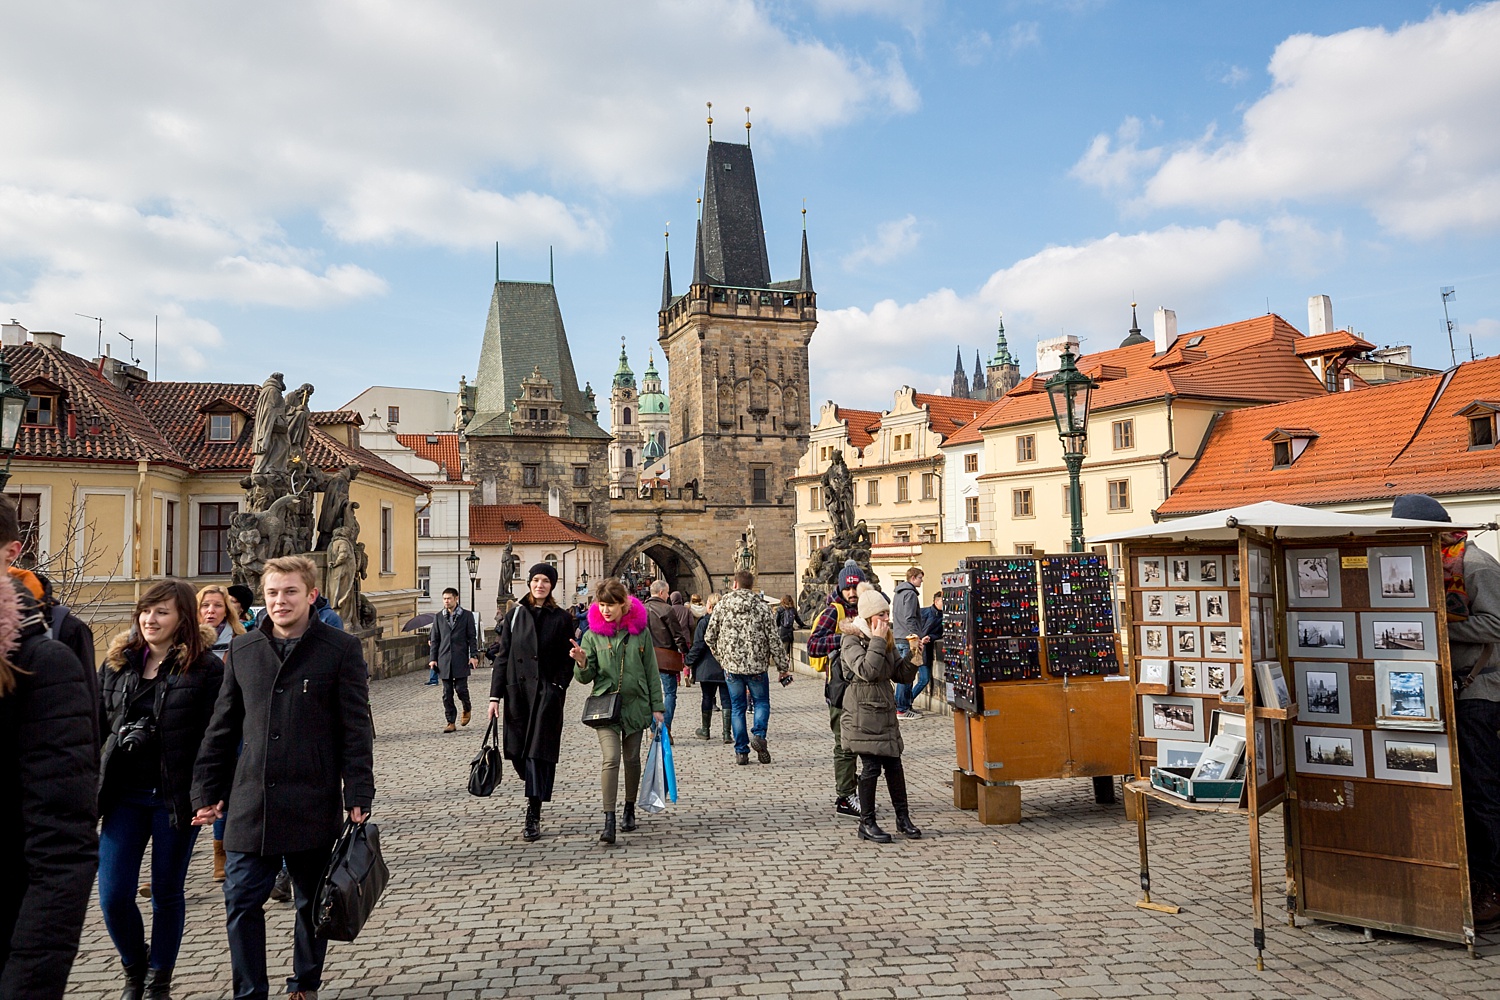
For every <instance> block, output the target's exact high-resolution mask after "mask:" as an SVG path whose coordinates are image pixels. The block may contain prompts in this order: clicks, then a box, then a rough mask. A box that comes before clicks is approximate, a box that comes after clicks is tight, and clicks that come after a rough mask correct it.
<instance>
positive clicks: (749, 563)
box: [734, 521, 757, 573]
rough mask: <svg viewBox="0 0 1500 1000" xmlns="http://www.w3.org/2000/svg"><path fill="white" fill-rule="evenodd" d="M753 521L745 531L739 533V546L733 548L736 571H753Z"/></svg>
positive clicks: (754, 556)
mask: <svg viewBox="0 0 1500 1000" xmlns="http://www.w3.org/2000/svg"><path fill="white" fill-rule="evenodd" d="M755 550H756V543H755V523H754V522H753V521H752V522H751V523H750V525H749V527H748V528H747V529H746V531H745V533H744V534H742V535H740V545H739V548H737V549H735V550H734V568H735V571H736V572H741V573H754V572H755V564H756V562H757V559H756V551H755Z"/></svg>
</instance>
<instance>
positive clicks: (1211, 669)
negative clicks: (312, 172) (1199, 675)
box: [1203, 661, 1234, 694]
mask: <svg viewBox="0 0 1500 1000" xmlns="http://www.w3.org/2000/svg"><path fill="white" fill-rule="evenodd" d="M1233 673H1234V671H1233V670H1232V669H1231V664H1228V663H1214V662H1212V661H1208V662H1206V663H1204V664H1203V693H1204V694H1224V693H1225V692H1226V691H1228V690H1229V681H1230V677H1231V676H1232V674H1233Z"/></svg>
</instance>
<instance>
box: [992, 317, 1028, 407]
mask: <svg viewBox="0 0 1500 1000" xmlns="http://www.w3.org/2000/svg"><path fill="white" fill-rule="evenodd" d="M985 376H986V377H985V381H986V382H987V383H988V384H987V385H986V387H985V396H986V397H987V398H989V399H999V398H1000V397H1001V396H1003V395H1005V394H1006V393H1007V392H1010V391H1011V390H1012V389H1014V388H1015V387H1016V386H1017V385H1018V384H1019V383H1020V381H1021V363H1020V362H1019V361H1017V360H1016V358H1015V356H1014V355H1013V354H1011V353H1010V345H1009V344H1008V343H1006V341H1005V317H1004V316H1001V317H1000V329H999V331H998V332H997V334H996V337H995V356H994V357H992V358H990V363H989V364H988V365H987V366H985Z"/></svg>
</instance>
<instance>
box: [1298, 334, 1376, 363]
mask: <svg viewBox="0 0 1500 1000" xmlns="http://www.w3.org/2000/svg"><path fill="white" fill-rule="evenodd" d="M1374 349H1375V345H1374V344H1372V343H1370V342H1369V341H1368V340H1366V339H1364V338H1363V337H1357V336H1355V335H1354V334H1352V333H1350V332H1349V331H1348V330H1334V331H1333V332H1332V333H1320V334H1318V335H1317V336H1316V337H1303V338H1302V342H1301V343H1300V344H1298V345H1297V357H1299V358H1316V357H1319V356H1321V355H1324V354H1337V353H1340V352H1342V351H1357V352H1360V353H1363V352H1365V351H1373V350H1374Z"/></svg>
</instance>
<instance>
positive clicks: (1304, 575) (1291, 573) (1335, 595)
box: [1286, 549, 1343, 608]
mask: <svg viewBox="0 0 1500 1000" xmlns="http://www.w3.org/2000/svg"><path fill="white" fill-rule="evenodd" d="M1286 583H1287V595H1286V602H1287V604H1288V605H1289V606H1291V607H1299V608H1307V607H1314V608H1336V607H1338V606H1339V604H1340V602H1341V600H1342V596H1343V595H1342V593H1341V588H1340V585H1339V553H1338V550H1337V549H1287V552H1286Z"/></svg>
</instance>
